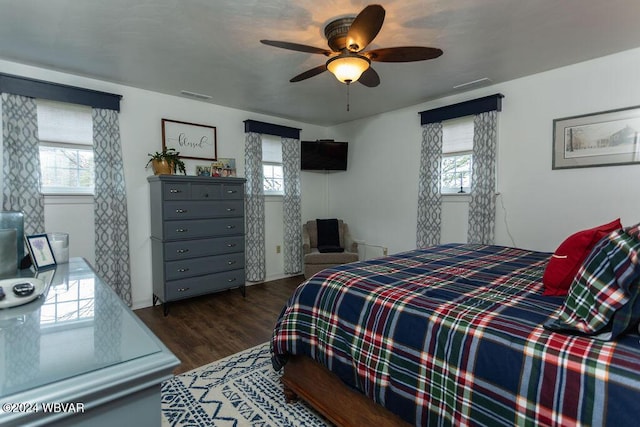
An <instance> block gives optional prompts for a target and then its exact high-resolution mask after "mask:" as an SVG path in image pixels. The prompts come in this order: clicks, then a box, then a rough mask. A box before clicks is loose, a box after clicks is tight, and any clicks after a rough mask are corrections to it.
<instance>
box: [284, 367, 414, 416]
mask: <svg viewBox="0 0 640 427" xmlns="http://www.w3.org/2000/svg"><path fill="white" fill-rule="evenodd" d="M281 381H282V384H283V385H284V393H285V398H286V400H287V402H291V401H294V400H296V399H297V398H298V397H299V398H301V399H302V400H304V401H305V402H307V403H308V404H309V405H311V406H312V407H313V408H314V409H316V410H317V411H318V412H320V413H321V414H322V415H323V416H325V417H326V418H327V419H328V420H329V421H331V422H332V423H333V424H335V425H337V426H340V427H342V426H344V427H346V426H353V427H360V426H380V427H382V426H385V427H386V426H389V427H391V426H394V427H395V426H402V427H407V426H409V424H408V423H407V422H406V421H404V420H402V419H401V418H400V417H398V416H397V415H395V414H393V413H391V412H389V410H387V409H386V408H384V407H382V406H381V405H379V404H377V403H375V402H374V401H373V400H371V399H369V398H367V397H366V396H365V395H363V394H360V393H358V392H357V391H355V390H353V389H351V388H350V387H348V386H347V385H346V384H344V383H343V382H342V381H341V380H340V379H339V378H338V376H337V375H335V374H333V373H332V372H330V371H329V370H328V369H327V368H325V367H324V366H322V365H320V364H319V363H317V362H315V361H314V360H312V359H311V358H309V357H306V356H293V355H290V356H289V359H288V361H287V364H286V365H285V367H284V374H283V375H282V378H281Z"/></svg>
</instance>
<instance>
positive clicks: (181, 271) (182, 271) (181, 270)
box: [178, 268, 189, 273]
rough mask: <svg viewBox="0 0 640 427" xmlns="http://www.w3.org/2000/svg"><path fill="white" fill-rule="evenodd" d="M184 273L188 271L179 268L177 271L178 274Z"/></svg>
mask: <svg viewBox="0 0 640 427" xmlns="http://www.w3.org/2000/svg"><path fill="white" fill-rule="evenodd" d="M186 271H189V269H188V268H179V269H178V272H179V273H184V272H186Z"/></svg>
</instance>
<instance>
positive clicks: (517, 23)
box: [0, 0, 640, 125]
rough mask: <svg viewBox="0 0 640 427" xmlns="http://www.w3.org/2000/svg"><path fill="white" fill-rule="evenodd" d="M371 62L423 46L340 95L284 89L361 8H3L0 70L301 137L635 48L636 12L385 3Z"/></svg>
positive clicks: (144, 1) (596, 0) (446, 1)
mask: <svg viewBox="0 0 640 427" xmlns="http://www.w3.org/2000/svg"><path fill="white" fill-rule="evenodd" d="M379 3H380V4H382V5H383V6H384V8H385V9H386V19H385V22H384V25H383V27H382V30H381V31H380V33H379V34H378V36H377V37H376V39H375V40H374V41H373V42H372V43H371V45H370V46H369V47H368V49H375V48H381V47H393V46H410V45H416V46H430V47H437V48H440V49H442V50H444V54H443V55H442V56H441V57H439V58H437V59H433V60H430V61H423V62H415V63H373V67H374V69H375V70H376V71H377V72H378V74H379V75H380V79H381V84H380V86H378V87H375V88H367V87H365V86H363V85H361V84H353V85H351V88H350V106H351V108H350V111H349V112H347V111H346V101H347V91H346V89H347V88H346V86H345V85H344V84H341V83H339V82H338V81H337V80H336V79H335V78H334V77H333V76H332V75H331V74H330V73H329V72H325V73H322V74H320V75H318V76H315V77H313V78H311V79H308V80H304V81H302V82H298V83H289V79H290V78H291V77H293V76H295V75H297V74H299V73H301V72H303V71H306V70H307V69H310V68H313V67H315V66H318V65H321V64H322V63H324V62H325V61H326V58H325V57H324V56H322V55H315V54H308V53H301V52H294V51H289V50H284V49H278V48H275V47H270V46H265V45H262V44H261V43H260V42H259V40H260V39H271V40H282V41H290V42H294V43H302V44H307V45H312V46H317V47H320V48H323V49H324V48H327V44H326V39H325V38H324V33H323V29H324V26H325V25H326V24H327V23H329V22H330V21H332V20H333V19H334V18H336V17H343V16H349V15H356V14H357V13H358V12H359V11H360V10H362V9H363V8H364V7H365V6H366V5H367V4H371V2H369V1H362V0H327V1H322V0H107V1H105V0H84V1H77V0H20V1H15V0H0V58H3V59H7V60H11V61H17V62H21V63H25V64H31V65H37V66H40V67H45V68H50V69H55V70H59V71H64V72H68V73H74V74H80V75H84V76H90V77H94V78H98V79H102V80H107V81H112V82H116V83H121V84H124V85H129V86H134V87H139V88H143V89H148V90H153V91H157V92H162V93H168V94H172V95H180V91H182V90H186V91H191V92H196V93H202V94H207V95H210V96H211V97H212V98H211V100H209V101H206V102H211V103H214V104H219V105H224V106H228V107H233V108H239V109H242V110H247V111H252V112H258V113H266V114H271V115H275V116H280V117H286V118H290V119H295V120H299V121H302V122H306V123H315V124H320V125H332V124H336V123H341V122H345V121H350V120H354V119H358V118H361V117H367V116H371V115H374V114H377V113H382V112H386V111H390V110H394V109H397V108H402V107H405V106H409V105H415V104H418V103H421V102H424V101H427V100H429V99H433V98H437V97H440V96H443V95H445V94H451V93H455V92H458V91H462V90H468V89H475V88H477V87H479V86H480V85H482V84H487V83H481V84H480V85H479V84H476V85H470V86H466V87H465V88H462V89H454V88H453V87H454V86H456V85H460V84H463V83H466V82H471V81H474V80H478V79H482V78H488V79H490V80H491V82H492V83H499V82H503V81H507V80H512V79H514V78H518V77H522V76H525V75H529V74H534V73H538V72H541V71H545V70H549V69H553V68H557V67H561V66H564V65H568V64H573V63H576V62H581V61H585V60H588V59H592V58H596V57H599V56H603V55H607V54H611V53H615V52H619V51H623V50H627V49H631V48H635V47H638V46H640V25H639V24H638V19H639V17H640V1H639V0H390V1H381V2H379Z"/></svg>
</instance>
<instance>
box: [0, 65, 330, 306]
mask: <svg viewBox="0 0 640 427" xmlns="http://www.w3.org/2000/svg"><path fill="white" fill-rule="evenodd" d="M0 72H3V73H7V74H14V75H19V76H24V77H29V78H35V79H40V80H46V81H50V82H55V83H62V84H68V85H73V86H79V87H84V88H87V89H93V90H100V91H105V92H111V93H117V94H120V95H122V96H123V98H122V101H121V104H120V105H121V111H120V134H121V138H122V151H123V163H124V173H125V181H126V189H127V205H128V216H129V238H130V251H131V282H132V299H133V306H134V308H137V307H142V306H147V305H151V297H152V285H151V245H150V240H149V235H150V217H149V186H148V182H147V176H149V175H151V174H152V172H151V170H150V169H145V168H144V165H145V164H146V163H147V159H148V156H147V153H153V152H155V151H159V150H161V148H162V133H161V127H160V120H161V119H162V118H167V119H174V120H181V121H187V122H192V123H202V124H206V125H211V126H216V128H217V129H216V130H217V138H218V156H220V157H232V158H236V165H237V168H238V176H243V175H244V160H243V159H244V123H243V121H244V120H246V119H253V120H261V121H266V122H270V123H276V124H280V125H284V126H291V127H296V128H301V129H302V134H301V138H303V139H318V138H326V128H324V127H319V126H313V125H308V124H305V123H299V122H294V121H290V120H285V119H281V118H277V117H271V116H266V115H261V114H255V113H251V112H247V111H242V110H236V109H232V108H226V107H221V106H218V105H214V104H210V103H204V102H200V101H193V100H190V99H186V98H182V97H178V96H169V95H164V94H160V93H156V92H150V91H146V90H141V89H136V88H132V87H128V86H124V85H119V84H115V83H111V82H106V81H101V80H96V79H89V78H85V77H81V76H76V75H72V74H67V73H60V72H56V71H51V70H46V69H42V68H36V67H31V66H26V65H23V64H18V63H14V62H9V61H4V60H0ZM186 163H187V173H189V174H194V168H195V165H196V164H202V163H201V162H198V161H188V162H186ZM316 181H317V182H316ZM324 185H325V182H324V180H323V179H321V178H320V177H314V176H308V174H304V176H303V177H302V191H303V193H304V194H313V193H315V192H316V191H317V189H318V188H324ZM322 193H323V194H325V193H326V190H323V191H322ZM323 197H324V196H323ZM50 202H51V201H47V203H46V208H45V214H46V216H47V217H46V218H45V226H46V227H47V230H45V231H63V232H69V233H70V256H84V257H86V258H87V259H89V260H92V259H93V254H91V253H89V252H90V251H91V250H92V247H93V246H92V245H93V242H92V239H93V232H92V231H89V229H90V228H91V230H92V226H91V223H92V221H93V219H92V212H93V206H92V204H89V205H87V204H86V203H81V205H80V206H72V205H67V206H64V208H63V207H62V206H61V205H60V204H54V205H52V204H51V203H50ZM302 203H303V207H302V210H303V212H308V211H313V212H315V211H317V210H322V209H324V204H322V203H323V202H322V199H320V200H317V199H316V198H315V197H303V199H302ZM270 206H272V207H274V209H267V211H268V212H267V214H269V213H273V214H274V215H270V216H277V215H278V213H279V212H281V210H282V208H281V207H280V208H279V209H280V210H278V208H277V205H272V204H270ZM67 207H68V208H69V209H71V211H73V210H74V209H75V211H74V214H73V215H69V214H68V212H69V210H67ZM87 215H91V218H90V219H89V218H87ZM78 224H82V226H81V227H78ZM49 227H51V229H49ZM281 229H282V217H281V216H280V217H279V218H275V219H274V218H269V222H268V223H267V235H268V236H269V240H268V241H267V244H268V245H269V246H267V251H268V252H269V253H270V255H272V254H271V252H273V255H278V256H273V257H271V256H270V257H268V259H269V261H270V262H269V265H267V276H268V277H276V276H278V275H282V267H281V265H282V260H281V259H279V258H278V257H282V253H281V254H275V245H276V244H278V243H277V242H280V243H279V244H282V235H281V233H282V231H281ZM278 233H280V235H278ZM270 247H273V250H271V249H270ZM272 258H273V259H272Z"/></svg>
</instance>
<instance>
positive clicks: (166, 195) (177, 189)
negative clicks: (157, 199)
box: [162, 182, 191, 200]
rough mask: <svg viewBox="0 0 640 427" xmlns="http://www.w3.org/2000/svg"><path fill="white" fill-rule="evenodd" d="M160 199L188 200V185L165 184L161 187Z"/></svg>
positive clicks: (180, 183)
mask: <svg viewBox="0 0 640 427" xmlns="http://www.w3.org/2000/svg"><path fill="white" fill-rule="evenodd" d="M162 198H163V199H164V200H188V199H189V198H191V194H190V191H189V183H186V182H166V183H164V185H163V186H162Z"/></svg>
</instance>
